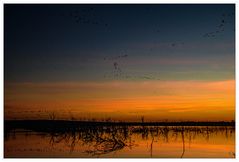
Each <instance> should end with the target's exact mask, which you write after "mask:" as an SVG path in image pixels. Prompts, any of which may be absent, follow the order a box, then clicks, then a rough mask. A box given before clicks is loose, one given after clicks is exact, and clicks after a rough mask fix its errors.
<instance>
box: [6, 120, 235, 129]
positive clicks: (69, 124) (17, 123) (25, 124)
mask: <svg viewBox="0 0 239 162" xmlns="http://www.w3.org/2000/svg"><path fill="white" fill-rule="evenodd" d="M95 126H234V127H235V122H234V121H233V122H224V121H220V122H191V121H190V122H143V123H142V122H100V121H70V120H4V129H5V130H6V129H17V128H26V129H30V128H38V129H41V128H43V129H47V128H54V129H60V128H61V129H64V128H77V127H95Z"/></svg>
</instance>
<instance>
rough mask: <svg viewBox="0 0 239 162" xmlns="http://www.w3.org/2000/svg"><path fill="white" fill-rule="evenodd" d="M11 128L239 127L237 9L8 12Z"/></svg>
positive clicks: (11, 8) (15, 8)
mask: <svg viewBox="0 0 239 162" xmlns="http://www.w3.org/2000/svg"><path fill="white" fill-rule="evenodd" d="M4 111H5V119H15V118H16V119H38V118H39V119H42V118H43V119H46V118H48V114H49V113H50V112H55V113H56V114H57V118H58V119H70V118H71V117H74V118H76V119H92V118H96V119H106V118H112V119H113V120H123V121H140V117H141V116H144V117H145V120H146V121H165V120H168V121H186V120H193V121H219V120H226V121H230V120H234V119H235V6H234V5H230V4H227V5H216V4H213V5H198V4H197V5H162V4H161V5H6V4H5V5H4Z"/></svg>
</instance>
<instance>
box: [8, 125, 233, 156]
mask: <svg viewBox="0 0 239 162" xmlns="http://www.w3.org/2000/svg"><path fill="white" fill-rule="evenodd" d="M4 155H5V157H159V158H160V157H162V158H165V157H170V158H181V157H182V158H187V157H195V158H197V157H205V158H206V157H207V158H208V157H209V158H210V157H222V158H234V157H235V128H234V127H229V126H227V127H225V126H218V127H215V126H213V127H196V126H190V127H188V126H187V127H178V126H177V127H176V126H175V127H173V126H170V127H166V126H153V127H152V126H151V127H149V126H124V127H119V126H118V127H109V126H107V127H106V126H105V127H96V128H82V129H79V130H77V131H70V132H69V131H68V132H34V131H29V130H14V131H13V130H12V131H11V132H8V133H5V137H4Z"/></svg>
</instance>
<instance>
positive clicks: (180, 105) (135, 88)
mask: <svg viewBox="0 0 239 162" xmlns="http://www.w3.org/2000/svg"><path fill="white" fill-rule="evenodd" d="M4 93H5V103H4V104H5V118H25V117H26V116H27V117H29V118H31V117H32V118H33V117H34V118H35V116H36V114H38V117H39V118H41V116H40V115H39V113H42V112H43V111H45V112H51V111H54V112H56V113H57V114H58V116H59V117H60V118H68V117H69V113H71V115H73V116H74V117H75V118H82V117H85V118H97V119H103V118H106V117H111V118H112V119H116V120H127V121H128V120H129V121H135V120H139V118H140V116H145V119H146V120H148V121H157V120H173V121H177V120H180V121H182V120H196V121H211V120H234V119H235V80H227V81H160V80H159V81H144V82H140V81H138V82H135V81H109V82H97V83H94V82H90V83H89V82H88V83H86V82H71V83H6V84H5V92H4ZM17 112H21V113H17ZM24 112H25V113H24ZM43 116H44V115H43Z"/></svg>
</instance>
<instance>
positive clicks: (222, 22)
mask: <svg viewBox="0 0 239 162" xmlns="http://www.w3.org/2000/svg"><path fill="white" fill-rule="evenodd" d="M234 14H235V13H234V12H232V13H229V14H225V13H223V14H222V15H221V18H220V24H219V25H218V26H216V30H215V31H211V32H208V33H205V34H204V35H203V37H206V38H210V37H216V36H217V35H218V34H220V33H222V32H224V31H225V25H226V24H227V23H230V21H229V18H232V17H233V16H234Z"/></svg>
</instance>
